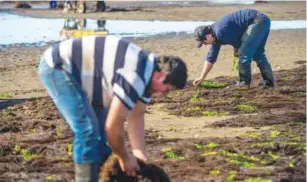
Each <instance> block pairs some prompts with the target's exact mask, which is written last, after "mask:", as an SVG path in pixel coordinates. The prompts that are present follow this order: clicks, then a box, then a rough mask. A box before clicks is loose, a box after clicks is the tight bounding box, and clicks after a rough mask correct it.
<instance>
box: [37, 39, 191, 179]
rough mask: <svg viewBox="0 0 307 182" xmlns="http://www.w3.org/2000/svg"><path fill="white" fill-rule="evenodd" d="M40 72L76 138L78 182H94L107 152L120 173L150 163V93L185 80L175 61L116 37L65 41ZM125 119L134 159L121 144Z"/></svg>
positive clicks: (184, 71)
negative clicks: (147, 148) (147, 118)
mask: <svg viewBox="0 0 307 182" xmlns="http://www.w3.org/2000/svg"><path fill="white" fill-rule="evenodd" d="M38 70H39V75H40V78H41V80H42V82H43V84H44V85H45V87H46V89H47V91H48V93H49V94H50V96H51V98H52V100H53V102H54V103H55V105H56V106H57V108H58V109H59V111H60V113H61V114H62V116H63V117H64V119H65V120H66V122H67V123H68V124H69V126H70V128H71V129H72V131H73V133H74V143H73V160H74V163H75V180H76V181H77V182H81V181H82V182H97V181H98V177H99V170H100V165H102V164H103V163H104V162H105V160H106V159H107V158H108V156H109V155H110V153H111V148H112V150H113V152H114V153H115V154H116V155H117V156H118V157H119V162H120V166H121V168H122V170H123V171H125V172H126V173H127V174H128V175H130V176H135V175H136V171H137V170H138V168H139V167H138V164H137V161H136V158H138V159H140V160H142V161H144V162H146V161H147V160H148V159H147V155H146V152H145V142H144V113H145V109H146V104H148V103H149V102H150V96H151V94H152V93H154V92H160V93H166V92H168V91H170V90H174V89H181V88H183V87H184V86H185V84H186V80H187V69H186V65H185V63H184V62H183V61H182V60H181V59H180V58H179V57H175V56H162V55H160V56H156V55H154V54H153V53H149V52H146V51H144V50H143V49H141V48H140V47H138V46H136V45H135V44H133V43H131V42H129V41H127V40H124V39H121V38H118V37H115V36H106V37H95V36H89V37H83V38H81V39H69V40H66V41H63V42H61V43H59V44H57V45H55V46H53V47H51V48H49V49H47V50H46V51H45V53H44V55H43V56H42V58H41V62H40V65H39V68H38ZM126 120H127V121H128V135H129V141H130V146H131V148H132V154H133V155H130V154H129V152H128V151H127V149H126V146H125V142H124V141H125V140H124V122H125V121H126ZM107 143H108V144H109V145H108V144H107ZM109 146H110V147H111V148H110V147H109Z"/></svg>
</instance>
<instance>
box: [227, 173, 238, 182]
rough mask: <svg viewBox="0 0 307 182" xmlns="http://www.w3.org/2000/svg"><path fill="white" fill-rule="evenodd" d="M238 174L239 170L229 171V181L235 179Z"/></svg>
mask: <svg viewBox="0 0 307 182" xmlns="http://www.w3.org/2000/svg"><path fill="white" fill-rule="evenodd" d="M237 175H238V172H237V171H229V172H228V174H227V181H229V182H231V181H233V180H234V179H235V178H236V177H237Z"/></svg>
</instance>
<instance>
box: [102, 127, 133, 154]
mask: <svg viewBox="0 0 307 182" xmlns="http://www.w3.org/2000/svg"><path fill="white" fill-rule="evenodd" d="M106 133H107V137H108V143H109V145H110V146H111V148H112V150H113V152H114V153H115V154H116V155H118V156H119V157H120V158H122V159H126V158H128V155H129V154H128V152H127V149H126V147H125V140H124V135H123V133H124V128H123V125H119V126H116V127H113V128H111V129H109V130H108V131H106Z"/></svg>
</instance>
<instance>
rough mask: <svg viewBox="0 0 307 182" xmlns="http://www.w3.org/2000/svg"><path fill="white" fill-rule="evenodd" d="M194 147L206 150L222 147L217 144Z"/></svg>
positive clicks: (210, 143)
mask: <svg viewBox="0 0 307 182" xmlns="http://www.w3.org/2000/svg"><path fill="white" fill-rule="evenodd" d="M194 146H195V147H196V148H197V149H204V148H210V149H213V148H216V147H219V146H220V145H219V144H217V143H215V142H209V143H208V144H206V145H203V144H194Z"/></svg>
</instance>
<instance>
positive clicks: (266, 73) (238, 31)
mask: <svg viewBox="0 0 307 182" xmlns="http://www.w3.org/2000/svg"><path fill="white" fill-rule="evenodd" d="M270 26H271V20H270V19H269V17H268V16H267V15H265V14H263V13H261V12H259V11H257V10H254V9H242V10H238V11H235V12H233V13H230V14H228V15H226V16H224V17H223V18H222V19H221V20H219V21H217V22H216V23H214V24H213V25H207V26H199V27H197V28H196V29H195V31H194V33H195V38H196V42H197V47H201V46H202V45H203V44H204V45H211V46H210V50H209V52H208V54H207V58H206V59H207V60H206V61H205V64H204V67H203V70H202V73H201V75H200V77H199V78H196V79H195V80H194V82H193V83H194V85H196V86H197V85H199V84H200V83H201V82H203V80H204V79H205V78H206V76H207V74H208V73H209V72H210V70H211V69H212V67H213V65H214V63H215V62H216V60H217V57H218V54H219V51H220V48H221V46H222V45H232V46H233V48H234V55H235V56H237V57H238V59H239V82H238V86H239V87H241V86H243V87H247V88H248V87H249V86H250V84H251V79H252V76H251V62H252V60H254V61H255V62H256V63H257V65H258V67H259V69H260V72H261V75H262V78H263V82H262V83H261V84H260V86H261V87H262V88H269V87H274V86H275V82H274V76H273V72H272V68H271V65H270V63H269V61H268V59H267V57H266V54H265V45H266V42H267V39H268V36H269V33H270Z"/></svg>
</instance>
